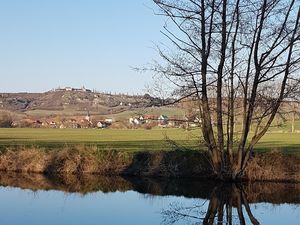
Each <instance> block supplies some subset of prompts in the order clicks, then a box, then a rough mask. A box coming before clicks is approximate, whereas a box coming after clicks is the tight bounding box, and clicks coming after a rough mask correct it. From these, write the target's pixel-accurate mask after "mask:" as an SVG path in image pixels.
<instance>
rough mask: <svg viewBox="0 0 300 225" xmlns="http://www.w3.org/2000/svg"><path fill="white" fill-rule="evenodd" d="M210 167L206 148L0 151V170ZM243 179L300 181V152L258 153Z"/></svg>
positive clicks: (198, 173)
mask: <svg viewBox="0 0 300 225" xmlns="http://www.w3.org/2000/svg"><path fill="white" fill-rule="evenodd" d="M210 168H211V167H210V164H209V161H208V157H207V155H206V153H205V152H204V151H187V150H185V151H151V152H150V151H147V152H145V151H144V152H126V151H114V150H110V151H102V150H99V149H97V148H96V147H93V146H69V147H65V148H63V149H60V150H45V149H43V150H41V149H35V148H29V147H26V148H20V147H18V148H12V147H8V148H5V149H2V151H1V154H0V171H9V172H27V173H28V172H29V173H44V174H99V175H126V176H145V177H194V178H201V179H212V178H213V177H214V176H213V173H212V170H211V169H210ZM244 179H245V180H249V181H277V182H279V181H280V182H300V156H299V155H296V154H294V155H285V154H282V153H278V152H270V153H260V154H256V155H255V156H254V157H253V158H252V159H251V161H250V162H249V165H248V167H247V169H246V170H245V174H244Z"/></svg>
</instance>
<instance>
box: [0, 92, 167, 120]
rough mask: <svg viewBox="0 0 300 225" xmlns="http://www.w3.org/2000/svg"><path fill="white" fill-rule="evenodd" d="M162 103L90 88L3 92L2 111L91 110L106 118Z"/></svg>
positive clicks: (0, 99)
mask: <svg viewBox="0 0 300 225" xmlns="http://www.w3.org/2000/svg"><path fill="white" fill-rule="evenodd" d="M161 102H162V100H161V99H159V98H154V97H151V96H150V95H148V94H145V95H136V96H133V95H125V94H117V95H112V94H107V93H99V92H92V91H90V90H88V89H84V88H83V89H75V88H65V89H56V90H53V91H48V92H45V93H1V94H0V109H1V110H5V111H13V112H22V113H27V114H39V113H40V114H43V113H51V112H65V113H66V114H73V115H76V114H82V113H83V112H84V113H86V112H87V111H89V112H90V113H97V114H102V115H107V114H117V113H121V112H124V111H134V110H136V109H140V108H145V107H151V106H159V105H161Z"/></svg>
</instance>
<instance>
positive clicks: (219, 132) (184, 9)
mask: <svg viewBox="0 0 300 225" xmlns="http://www.w3.org/2000/svg"><path fill="white" fill-rule="evenodd" d="M154 3H155V4H156V5H157V6H158V7H159V13H158V14H159V15H162V16H166V17H167V21H166V24H165V26H164V29H163V30H162V31H161V32H162V34H163V35H164V36H165V37H166V38H167V40H168V41H169V42H170V43H171V45H172V46H173V48H168V49H166V48H165V49H163V48H162V47H158V50H159V54H160V56H161V57H162V58H163V59H164V62H163V63H160V64H159V63H157V64H155V65H154V67H153V70H154V71H155V72H157V73H158V74H162V75H163V76H164V77H165V78H166V79H167V80H168V82H169V83H171V84H172V85H173V86H174V87H175V92H174V93H176V94H177V95H178V96H180V99H183V98H193V99H196V100H197V101H196V102H197V107H198V111H199V115H200V117H201V119H202V133H203V138H204V141H205V144H206V146H207V148H208V152H209V155H210V161H211V165H212V168H213V171H214V173H215V174H216V176H217V177H219V178H221V179H238V178H239V177H241V176H242V175H243V171H244V169H245V168H246V165H247V163H248V161H249V158H250V155H251V152H252V150H253V148H254V146H255V145H256V144H257V142H258V141H259V140H260V139H261V138H262V137H263V135H264V134H265V133H266V132H267V130H268V129H269V127H270V125H271V124H272V121H273V119H274V117H275V115H276V113H277V111H278V108H279V107H280V104H281V103H282V101H283V100H284V99H285V98H288V97H289V96H290V95H291V94H292V93H293V92H294V91H295V90H296V89H297V86H299V85H300V84H299V75H298V72H299V69H300V67H299V65H300V21H299V20H300V2H299V1H298V0H284V1H283V0H176V1H174V0H154ZM174 49H175V50H174ZM275 86H276V88H274V87H275ZM273 90H278V91H273ZM238 114H240V115H239V117H241V118H242V120H243V123H242V130H241V132H240V133H239V134H238V137H237V139H238V141H237V142H238V143H235V140H236V137H235V136H236V135H237V134H236V133H235V132H234V126H235V120H236V117H237V115H238ZM213 117H215V118H216V129H214V127H213ZM251 127H253V128H254V129H253V130H252V131H253V132H250V129H251ZM234 152H237V157H234Z"/></svg>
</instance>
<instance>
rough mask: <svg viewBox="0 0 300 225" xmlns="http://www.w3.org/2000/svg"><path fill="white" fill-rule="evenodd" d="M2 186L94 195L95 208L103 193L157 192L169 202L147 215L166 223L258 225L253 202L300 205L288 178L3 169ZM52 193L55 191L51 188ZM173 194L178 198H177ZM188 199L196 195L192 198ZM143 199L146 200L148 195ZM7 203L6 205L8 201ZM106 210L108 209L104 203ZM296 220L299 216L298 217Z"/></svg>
mask: <svg viewBox="0 0 300 225" xmlns="http://www.w3.org/2000/svg"><path fill="white" fill-rule="evenodd" d="M0 186H2V187H15V188H20V189H26V190H32V191H34V192H35V191H39V190H44V191H51V190H56V191H60V192H61V191H62V192H65V193H80V195H81V196H83V197H84V196H89V197H90V196H93V198H91V199H90V198H89V197H88V198H87V200H88V202H86V204H87V205H91V204H93V205H95V207H94V208H95V210H96V209H97V207H96V205H97V206H98V207H99V205H98V203H99V201H100V202H101V201H104V200H103V199H102V200H99V199H97V200H96V199H94V197H96V196H97V195H98V194H97V193H98V192H102V193H124V194H123V195H122V196H123V197H122V198H123V200H124V203H125V204H126V202H127V201H129V200H127V198H128V199H131V200H132V198H135V197H133V196H132V195H134V193H141V194H142V196H148V197H149V196H157V197H158V198H160V199H164V200H163V201H164V202H167V204H163V205H159V204H157V205H155V204H156V203H155V204H154V206H153V208H154V209H155V210H154V211H153V212H150V211H147V210H149V209H148V208H147V210H144V209H143V211H145V214H144V215H143V216H144V217H145V216H147V217H148V216H149V218H147V220H149V221H151V218H150V217H151V216H153V215H156V214H154V212H155V213H158V214H159V215H160V219H159V220H160V222H162V223H163V224H255V225H256V224H260V223H262V222H264V221H261V220H262V219H261V218H262V217H261V212H259V213H258V211H257V209H256V207H254V206H256V205H257V204H261V203H263V204H265V203H271V204H276V205H277V204H283V203H289V204H294V205H296V206H297V205H299V204H300V184H284V183H278V184H276V183H250V184H224V183H222V184H221V183H214V182H208V181H199V180H190V179H187V180H182V179H181V180H179V179H172V180H166V179H151V178H132V177H101V176H92V175H85V176H75V175H68V176H49V175H48V176H45V175H42V174H15V173H0ZM132 191H134V192H132ZM48 193H49V194H50V195H52V194H53V193H52V192H48ZM5 194H7V193H5ZM42 194H43V193H42ZM144 194H146V195H144ZM3 196H4V194H3ZM109 196H110V195H109ZM109 196H108V197H107V198H106V199H105V200H106V201H108V202H109V201H110V203H111V205H115V204H120V197H121V195H120V194H118V197H117V198H116V199H114V198H113V196H112V198H111V200H110V197H109ZM174 196H178V197H176V198H174ZM41 198H43V197H41ZM189 199H192V200H193V202H191V201H190V200H189ZM194 200H195V201H194ZM80 201H82V200H80V199H79V200H78V202H80ZM143 201H145V198H144V199H143ZM95 202H96V203H95ZM24 204H25V203H24ZM53 204H54V203H53ZM138 204H139V206H135V205H134V204H133V203H132V204H130V205H128V208H131V209H132V211H133V212H135V211H137V210H140V211H142V206H141V205H140V204H145V203H142V202H139V203H138ZM72 205H73V204H72ZM106 206H107V204H106ZM3 208H4V210H5V207H4V206H3ZM298 209H299V208H298ZM298 209H296V210H298ZM20 210H21V209H20ZM102 210H105V208H103V209H102ZM298 211H299V210H298ZM99 212H100V211H99ZM116 213H119V212H113V214H116ZM98 214H99V213H98ZM98 214H97V215H98ZM297 215H298V214H297ZM78 216H79V215H78ZM137 216H138V215H136V217H137ZM135 219H136V218H135ZM299 219H300V218H299ZM95 221H96V220H95ZM293 221H298V220H296V219H294V220H293ZM28 222H30V221H28ZM11 224H12V223H11ZM14 224H17V223H14ZM62 224H63V223H62ZM100 224H101V223H100ZM106 224H107V223H106ZM110 224H111V223H110ZM123 224H126V223H123ZM129 224H133V223H129ZM149 224H158V223H157V220H155V222H154V219H153V221H152V222H151V223H150V222H149Z"/></svg>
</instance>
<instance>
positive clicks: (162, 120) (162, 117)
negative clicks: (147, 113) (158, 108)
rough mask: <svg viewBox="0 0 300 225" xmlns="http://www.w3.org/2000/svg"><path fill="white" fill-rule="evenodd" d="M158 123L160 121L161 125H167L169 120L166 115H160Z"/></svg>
mask: <svg viewBox="0 0 300 225" xmlns="http://www.w3.org/2000/svg"><path fill="white" fill-rule="evenodd" d="M158 121H159V124H160V125H167V124H168V121H169V118H168V117H167V116H166V115H160V116H159V117H158Z"/></svg>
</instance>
